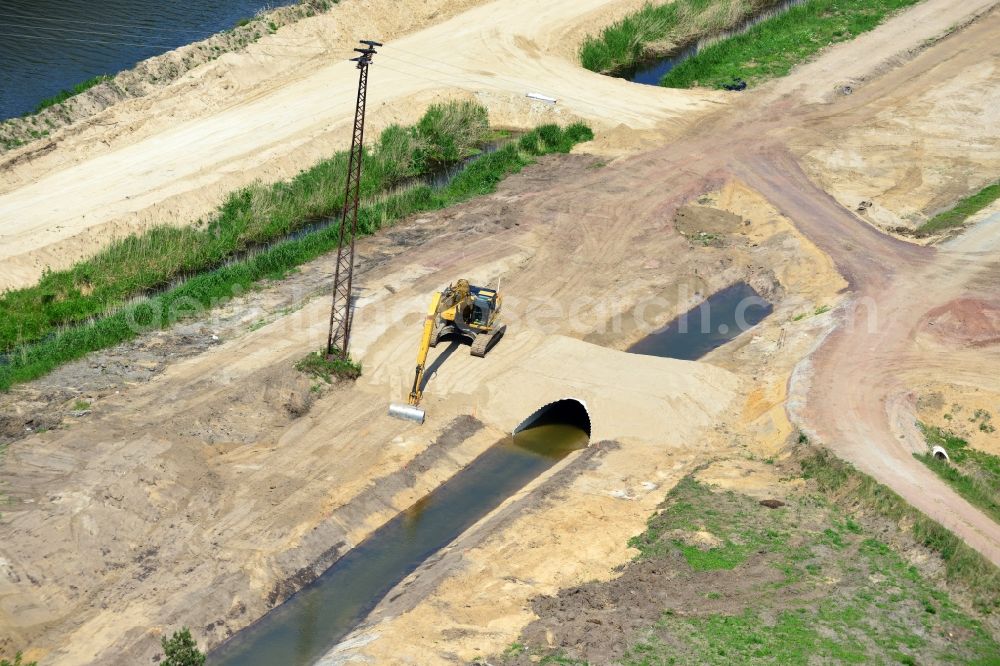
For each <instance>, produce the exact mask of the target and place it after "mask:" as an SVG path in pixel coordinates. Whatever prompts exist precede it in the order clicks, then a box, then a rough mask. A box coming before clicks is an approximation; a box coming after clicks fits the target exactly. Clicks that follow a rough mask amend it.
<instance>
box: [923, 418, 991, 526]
mask: <svg viewBox="0 0 1000 666" xmlns="http://www.w3.org/2000/svg"><path fill="white" fill-rule="evenodd" d="M976 417H977V418H978V417H981V415H979V414H976ZM986 422H987V420H986V419H984V420H983V421H982V423H986ZM919 426H920V429H921V431H922V432H923V433H924V438H925V439H926V440H927V445H928V447H933V446H942V447H944V449H945V450H946V451H947V452H948V456H949V457H950V458H951V462H949V461H947V460H938V459H937V458H935V457H934V455H933V454H932V453H931V452H927V453H914V454H913V457H914V458H916V459H917V460H919V461H920V462H922V463H924V464H925V465H927V467H928V468H930V469H931V471H933V472H934V473H935V474H937V475H938V476H939V477H941V479H942V480H943V481H945V482H946V483H947V484H948V485H949V486H951V487H952V488H953V489H954V490H955V492H957V493H958V494H959V495H961V496H962V497H964V498H965V499H966V500H968V501H969V503H970V504H973V505H974V506H977V507H979V508H980V509H982V510H983V512H984V513H986V515H988V516H989V517H990V518H992V519H993V520H995V521H997V522H998V523H1000V456H994V455H991V454H989V453H986V452H985V451H978V450H976V449H971V448H969V444H968V442H966V441H965V440H964V439H962V438H961V437H958V436H956V435H954V434H953V433H948V432H945V431H943V430H942V429H941V428H937V427H934V426H927V425H924V424H923V423H921V424H919Z"/></svg>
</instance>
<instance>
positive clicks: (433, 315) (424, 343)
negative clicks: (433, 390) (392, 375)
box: [409, 292, 441, 407]
mask: <svg viewBox="0 0 1000 666" xmlns="http://www.w3.org/2000/svg"><path fill="white" fill-rule="evenodd" d="M440 308H441V292H436V293H435V294H434V296H433V298H431V304H430V307H428V308H427V316H426V317H425V318H424V332H423V335H422V336H421V338H420V348H419V349H418V350H417V371H416V373H415V374H414V377H413V388H412V389H410V399H409V403H410V404H411V405H413V406H414V407H416V406H417V405H419V404H420V398H421V396H422V395H423V389H422V388H421V386H420V385H421V383H422V382H423V380H424V367H425V365H426V364H427V351H428V350H429V349H430V347H431V335H433V333H434V326H435V325H436V324H437V317H438V313H439V311H440Z"/></svg>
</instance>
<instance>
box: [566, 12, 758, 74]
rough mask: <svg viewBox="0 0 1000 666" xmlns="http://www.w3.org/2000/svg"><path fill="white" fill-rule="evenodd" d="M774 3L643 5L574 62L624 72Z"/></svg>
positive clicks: (587, 43)
mask: <svg viewBox="0 0 1000 666" xmlns="http://www.w3.org/2000/svg"><path fill="white" fill-rule="evenodd" d="M774 4H777V0H750V1H749V2H748V1H741V0H675V1H674V2H670V3H665V4H657V5H654V4H652V3H646V4H645V5H643V7H642V8H641V9H639V10H638V11H637V12H634V13H632V14H629V15H628V16H626V17H624V18H622V19H620V20H618V21H616V22H614V23H612V24H611V25H609V26H608V27H606V28H604V30H602V31H601V33H600V34H598V35H591V36H588V37H587V38H586V39H585V40H584V41H583V44H582V45H581V46H580V63H581V64H582V65H583V66H584V67H585V68H587V69H589V70H591V71H593V72H603V73H606V74H607V73H611V74H620V73H624V72H626V71H628V70H630V69H633V68H635V67H636V66H637V65H639V64H641V63H642V62H644V61H647V60H649V59H651V58H653V57H656V56H659V55H663V54H666V53H669V52H671V51H674V50H677V49H679V48H682V47H684V46H686V45H687V44H690V43H693V42H695V41H697V40H698V38H700V37H703V36H706V35H711V34H714V33H718V32H722V31H724V30H727V29H729V28H732V27H734V26H736V25H739V24H740V23H741V22H743V21H745V20H746V19H748V18H750V17H751V16H753V15H755V14H757V13H758V12H759V11H760V10H761V9H763V8H766V7H769V6H772V5H774Z"/></svg>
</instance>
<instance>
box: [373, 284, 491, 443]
mask: <svg viewBox="0 0 1000 666" xmlns="http://www.w3.org/2000/svg"><path fill="white" fill-rule="evenodd" d="M502 302H503V299H502V298H501V297H500V291H499V285H497V289H487V288H486V287H476V286H474V285H471V284H469V281H468V280H458V281H457V282H455V283H454V284H452V285H449V286H448V288H447V289H445V290H444V291H439V292H437V293H435V294H434V296H433V298H431V304H430V307H429V308H428V309H427V317H426V319H424V332H423V336H422V337H421V338H420V348H419V350H418V351H417V371H416V374H415V375H414V377H413V388H411V389H410V397H409V399H408V400H407V404H405V405H403V404H398V403H393V404H391V405H389V415H390V416H395V417H396V418H400V419H405V420H407V421H416V422H417V423H423V422H424V416H425V413H424V410H422V409H420V398H421V397H423V393H424V388H423V382H424V367H425V364H426V362H427V350H428V349H429V348H431V347H436V346H437V343H438V342H439V341H440V340H441V338H443V337H444V336H446V335H451V336H459V337H461V338H464V339H466V340H468V341H469V342H470V343H471V348H470V350H469V352H470V353H471V354H472V355H473V356H478V357H480V358H482V357H484V356H486V353H487V352H488V351H489V350H490V349H492V348H493V345H495V344H496V343H497V341H499V340H500V338H501V337H503V334H504V331H506V330H507V326H506V325H505V324H501V323H499V321H498V320H499V316H500V307H501V304H502Z"/></svg>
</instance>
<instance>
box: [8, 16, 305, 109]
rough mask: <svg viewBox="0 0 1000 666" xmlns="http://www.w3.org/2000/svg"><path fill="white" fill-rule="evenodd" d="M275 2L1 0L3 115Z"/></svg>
mask: <svg viewBox="0 0 1000 666" xmlns="http://www.w3.org/2000/svg"><path fill="white" fill-rule="evenodd" d="M282 4H289V3H288V2H287V1H285V2H282V1H281V0H272V2H270V3H269V2H265V0H188V1H187V2H181V1H180V0H97V1H93V2H85V1H84V0H0V119H3V118H10V117H13V116H19V115H22V114H24V113H28V112H30V111H34V109H35V107H36V106H37V105H38V103H39V102H40V101H41V100H43V99H45V98H47V97H51V96H53V95H55V94H57V93H59V92H60V91H61V90H64V89H70V88H72V87H73V86H75V85H76V84H78V83H81V82H83V81H86V80H87V79H90V78H93V77H95V76H98V75H101V74H115V73H117V72H119V71H121V70H123V69H129V68H131V67H133V66H134V65H135V64H136V63H137V62H139V61H140V60H145V59H146V58H149V57H152V56H154V55H159V54H160V53H165V52H166V51H170V50H173V49H175V48H177V47H179V46H183V45H184V44H189V43H191V42H195V41H198V40H201V39H204V38H206V37H208V36H209V35H212V34H215V33H217V32H220V31H222V30H225V29H227V28H232V27H233V26H234V25H235V24H236V22H237V21H239V20H240V19H244V18H250V17H252V16H253V15H254V14H256V13H257V10H258V9H260V8H261V7H263V6H265V5H270V6H280V5H282Z"/></svg>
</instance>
